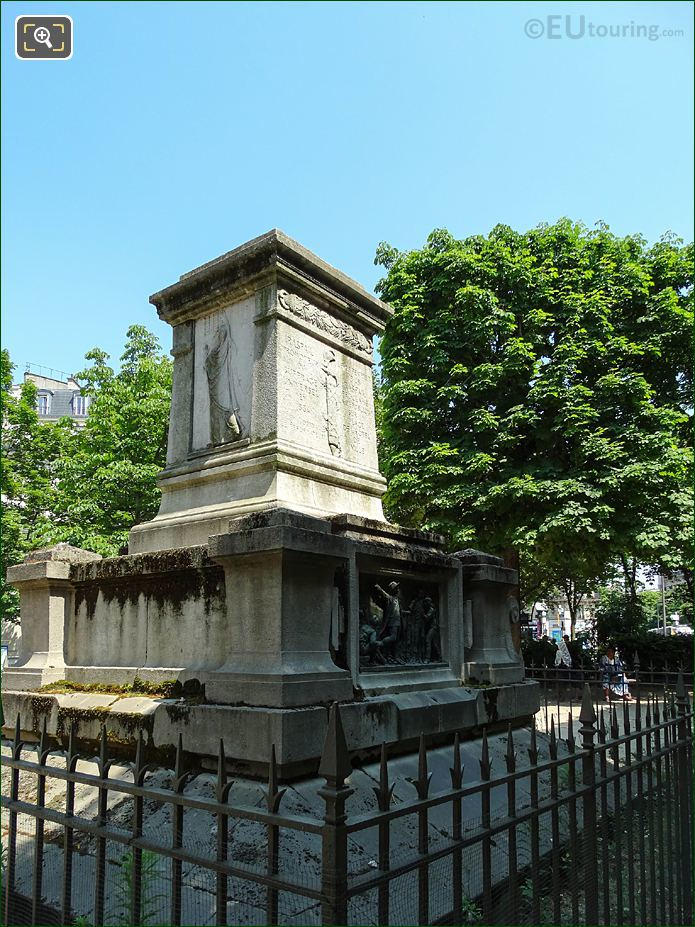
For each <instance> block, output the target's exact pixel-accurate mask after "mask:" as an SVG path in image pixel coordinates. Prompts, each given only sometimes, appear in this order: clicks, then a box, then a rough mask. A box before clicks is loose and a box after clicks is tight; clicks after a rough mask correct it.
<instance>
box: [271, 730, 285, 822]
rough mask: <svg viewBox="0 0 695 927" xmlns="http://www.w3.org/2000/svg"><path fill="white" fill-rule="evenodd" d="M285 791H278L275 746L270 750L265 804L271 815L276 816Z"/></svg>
mask: <svg viewBox="0 0 695 927" xmlns="http://www.w3.org/2000/svg"><path fill="white" fill-rule="evenodd" d="M286 791H287V789H278V765H277V759H276V757H275V744H273V746H272V747H271V748H270V763H269V764H268V791H267V793H266V803H267V805H268V811H269V812H270V813H271V814H277V813H278V810H279V808H280V802H281V801H282V796H283V795H284V794H285V792H286Z"/></svg>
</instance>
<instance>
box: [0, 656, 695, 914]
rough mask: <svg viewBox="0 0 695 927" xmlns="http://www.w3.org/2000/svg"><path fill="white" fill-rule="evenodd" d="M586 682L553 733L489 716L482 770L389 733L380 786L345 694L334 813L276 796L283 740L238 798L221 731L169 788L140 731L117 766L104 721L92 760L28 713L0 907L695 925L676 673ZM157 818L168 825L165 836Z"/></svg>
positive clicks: (335, 739)
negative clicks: (213, 754) (622, 693)
mask: <svg viewBox="0 0 695 927" xmlns="http://www.w3.org/2000/svg"><path fill="white" fill-rule="evenodd" d="M530 675H532V672H531V673H530ZM540 681H541V682H542V683H543V681H544V680H543V679H542V678H541V680H540ZM583 682H584V687H583V692H582V697H581V705H580V710H579V712H578V715H577V717H576V718H575V717H574V716H573V714H574V713H573V709H572V707H571V705H570V707H569V708H568V707H567V706H566V705H564V704H563V705H560V704H558V705H557V709H558V710H557V716H556V715H555V712H554V711H550V712H549V705H548V702H547V700H546V703H545V706H544V709H543V708H542V709H541V712H540V713H539V720H540V721H541V722H542V721H543V716H544V710H545V714H546V716H548V715H549V717H550V720H549V725H548V733H547V734H546V733H544V732H543V730H542V728H540V729H539V728H538V727H537V724H536V721H535V720H534V723H533V724H532V725H531V726H530V728H527V729H520V730H518V731H516V732H515V731H513V730H512V728H511V727H510V728H509V730H508V732H507V737H506V752H505V753H504V754H503V755H502V754H501V753H499V754H498V755H496V758H493V751H492V748H491V743H492V741H491V740H490V738H489V736H488V733H487V731H483V735H482V740H481V741H480V756H479V760H478V761H477V763H478V768H477V769H476V770H473V771H471V770H468V771H466V770H465V768H464V765H463V763H462V740H461V739H460V737H459V735H456V736H455V738H454V743H453V745H452V746H451V747H449V748H436V749H435V748H430V749H429V750H428V747H427V744H426V741H425V738H424V736H421V738H420V744H419V750H418V755H417V765H416V767H414V768H413V769H412V772H413V775H412V776H407V777H405V778H403V776H402V775H401V777H400V778H398V776H397V775H394V770H395V769H396V767H397V766H398V763H400V762H402V761H401V760H399V759H398V758H397V757H395V756H394V757H390V755H389V748H388V746H387V745H385V744H384V745H383V746H382V748H381V756H380V760H379V762H378V764H377V767H376V771H375V772H369V781H371V782H372V783H373V784H372V785H371V786H370V788H369V791H370V792H371V794H373V800H369V801H366V800H365V797H364V795H365V792H364V785H363V786H362V789H361V791H360V790H359V789H358V788H357V779H356V778H355V776H356V775H357V771H356V770H353V767H352V764H351V760H350V755H349V753H348V749H347V745H346V741H345V735H344V732H343V727H342V720H341V715H340V708H339V706H338V705H337V704H335V705H333V707H332V708H331V712H330V718H329V726H328V731H327V734H326V740H325V744H324V750H323V756H322V759H321V764H320V767H319V774H320V776H321V778H322V779H323V780H324V784H323V785H322V786H320V787H318V788H317V793H316V794H317V796H318V797H319V798H320V800H321V805H322V806H323V809H324V810H323V813H322V815H320V814H313V813H304V812H302V813H289V812H286V811H284V810H281V809H282V804H283V802H285V804H287V802H288V796H287V793H288V791H290V793H292V789H289V790H288V789H287V788H284V787H280V786H279V784H278V774H277V763H276V757H275V750H274V748H273V750H272V752H271V757H270V763H269V774H268V781H267V784H266V786H265V787H264V788H262V793H261V794H262V799H261V801H262V804H261V805H260V806H259V805H258V804H253V802H251V801H248V800H247V801H246V802H244V801H240V800H239V799H238V796H237V794H236V793H235V788H236V785H235V783H234V781H233V780H231V779H228V776H227V762H226V757H225V751H224V745H223V744H222V742H220V748H219V758H218V769H217V775H216V777H215V779H214V784H213V785H211V786H210V788H209V789H208V793H203V791H201V790H198V791H195V788H194V787H195V783H196V776H197V774H196V773H195V772H194V771H192V770H190V769H187V768H186V767H185V766H184V752H183V749H182V743H181V739H179V745H178V749H177V752H176V760H175V764H174V769H173V771H170V773H169V774H168V780H167V781H168V785H167V786H166V787H165V786H163V785H162V784H161V773H162V770H157V769H156V768H155V767H152V766H150V765H148V764H146V763H145V761H144V746H143V741H142V736H141V737H140V740H139V742H138V746H137V752H136V757H135V761H134V763H132V764H129V765H128V768H127V770H124V766H119V767H115V762H116V761H115V760H113V759H112V758H110V757H109V754H108V744H107V738H106V732H105V729H103V728H102V733H101V740H100V748H99V754H98V756H97V757H96V758H94V757H92V758H89V757H85V756H82V755H80V754H79V753H78V752H77V750H76V748H75V738H74V734H73V732H71V733H70V738H69V742H68V744H67V749H66V750H65V751H56V750H53V749H51V747H50V746H49V740H48V737H47V735H46V730H45V726H44V730H43V733H42V735H41V738H40V741H39V743H38V745H37V746H35V747H33V746H32V747H31V748H30V747H29V746H28V745H26V744H23V743H22V740H21V731H20V724H19V718H18V719H17V725H16V730H15V736H14V740H12V741H8V742H5V744H4V745H3V747H4V749H3V766H4V768H5V780H4V782H5V786H4V788H3V795H2V809H3V857H2V859H3V914H4V923H5V924H13V923H34V924H36V923H62V924H71V923H72V924H78V923H79V924H82V925H95V927H96V925H98V927H101V925H103V924H132V925H140V924H155V923H157V924H161V923H167V924H172V925H178V924H182V923H215V924H227V923H239V922H242V923H258V924H285V923H297V924H333V925H338V924H383V925H388V924H412V923H418V924H439V923H441V924H445V923H449V924H587V925H593V924H654V925H656V924H684V923H691V921H692V893H691V884H692V882H691V878H692V875H691V851H692V847H691V828H692V794H691V788H690V785H691V774H692V747H691V744H692V739H691V736H692V735H691V728H692V708H691V705H690V700H689V698H688V694H687V691H686V688H685V685H684V680H683V677H682V675H679V676H678V675H677V676H676V678H675V680H674V681H673V684H672V683H671V681H670V680H669V681H668V682H667V683H666V684H665V685H664V686H663V687H662V688H661V691H660V692H654V691H653V690H652V691H647V689H646V686H645V685H643V684H641V685H637V686H636V687H635V701H634V703H632V704H629V703H627V702H623V703H622V704H621V705H620V706H618V705H617V704H616V703H612V704H604V703H602V702H601V703H598V704H597V700H596V693H595V692H592V688H591V686H590V685H589V684H588V680H583ZM550 685H551V683H550V682H548V686H547V687H546V688H549V687H550ZM553 707H555V706H553ZM561 713H562V715H563V716H564V717H562V718H561ZM577 722H578V727H577ZM561 725H563V726H564V736H561V732H562V729H561ZM522 742H523V748H520V747H519V745H520V743H522ZM447 750H448V751H450V754H449V757H448V759H447V758H446V756H445V753H443V752H442V751H447ZM442 757H444V759H445V760H446V762H447V768H448V773H447V776H448V777H449V780H450V787H448V788H444V789H442V788H439V789H438V790H437V791H433V790H432V772H431V768H430V767H431V763H432V762H435V763H437V764H440V766H441V762H442ZM57 762H58V763H60V764H61V765H55V764H56V763H57ZM118 762H119V763H121V762H122V761H118ZM413 762H415V761H413ZM90 763H91V766H89V764H90ZM500 763H502V764H503V768H499V769H498V768H493V767H494V766H495V764H497V765H498V766H499V764H500ZM85 766H89V768H90V769H94V771H85V769H84V767H85ZM78 767H80V768H78ZM114 768H116V769H119V770H121V772H120V775H119V777H116V776H115V775H112V773H113V771H114ZM399 768H401V767H399ZM471 772H472V773H473V777H472V778H471ZM158 775H159V776H160V779H159V780H158V779H157V776H158ZM124 776H127V778H124ZM207 778H208V779H210V777H209V776H208V777H207ZM29 786H31V788H29ZM47 786H48V787H50V788H48V789H47ZM259 789H261V787H260V786H259ZM408 790H409V791H408ZM211 791H212V794H210V792H211ZM56 794H57V795H58V798H56ZM246 795H247V799H248V793H246ZM354 802H358V805H357V806H356V807H353V803H354ZM293 807H301V803H299V805H297V802H296V799H295V796H293ZM124 808H125V809H127V813H126V812H124V810H123V809H124ZM162 809H164V811H162ZM155 814H159V815H160V817H161V816H162V814H163V817H161V820H162V821H163V822H164V824H162V828H163V830H162V829H161V828H160V831H158V832H157V834H154V833H152V830H151V827H150V823H151V821H152V820H153V817H154V816H155ZM159 819H160V818H158V820H159ZM194 824H195V826H194ZM194 832H195V833H198V834H199V833H201V832H204V833H206V835H207V837H208V838H209V839H208V842H207V843H206V844H205V846H202V845H199V843H196V842H195V840H194V839H193V836H192V835H193V833H194ZM118 848H120V849H118ZM119 853H120V854H121V855H120V856H119V855H118V854H119ZM49 863H50V865H49ZM56 867H59V869H60V871H59V872H57V871H56ZM192 918H193V919H192Z"/></svg>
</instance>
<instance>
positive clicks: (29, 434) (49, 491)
mask: <svg viewBox="0 0 695 927" xmlns="http://www.w3.org/2000/svg"><path fill="white" fill-rule="evenodd" d="M13 371H14V366H13V364H12V362H11V360H10V356H9V353H8V352H7V351H6V350H3V351H2V359H1V368H0V377H1V381H0V388H1V396H2V509H1V514H0V517H1V519H2V545H1V548H0V550H1V553H0V608H2V615H3V617H4V618H6V619H9V620H11V621H12V620H16V619H17V617H18V614H19V596H18V593H17V591H16V590H15V589H14V588H13V587H12V586H9V585H8V584H7V583H6V581H5V575H6V572H7V568H8V567H9V566H11V565H12V564H13V563H17V562H18V561H19V560H21V559H22V558H23V557H24V555H25V553H26V552H27V550H30V549H31V548H32V547H36V546H39V545H40V542H41V538H42V536H43V530H44V528H45V525H46V523H47V520H48V518H49V517H50V511H51V507H52V504H53V499H54V497H55V487H56V468H57V464H58V460H59V459H60V456H61V454H62V453H63V450H64V448H65V447H66V446H67V442H68V441H69V438H70V434H71V432H72V428H73V426H72V423H71V422H70V420H69V419H68V420H64V421H61V422H58V423H57V424H55V425H52V424H51V425H49V424H45V423H42V422H40V421H39V416H38V413H37V411H36V386H35V385H34V384H33V383H31V382H27V383H23V384H22V386H21V387H20V389H19V393H18V395H13V391H12V374H13Z"/></svg>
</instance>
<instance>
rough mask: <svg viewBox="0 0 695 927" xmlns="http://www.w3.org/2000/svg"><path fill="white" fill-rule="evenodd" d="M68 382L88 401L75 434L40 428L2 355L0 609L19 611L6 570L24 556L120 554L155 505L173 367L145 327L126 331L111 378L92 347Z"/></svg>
mask: <svg viewBox="0 0 695 927" xmlns="http://www.w3.org/2000/svg"><path fill="white" fill-rule="evenodd" d="M86 360H87V361H89V362H90V363H89V365H88V366H87V367H86V368H85V369H84V370H82V371H81V372H80V373H78V374H77V375H76V377H77V379H78V381H79V382H80V383H82V384H83V389H82V393H83V395H86V396H90V397H91V403H90V406H89V415H88V417H87V420H86V423H85V425H84V427H83V428H81V429H80V428H77V427H76V425H75V424H74V423H73V422H72V421H71V420H70V419H63V420H61V421H60V422H58V423H57V424H48V423H42V422H40V420H39V418H38V415H37V412H36V388H35V386H34V385H33V384H32V383H25V384H23V386H22V387H21V392H20V395H19V397H14V396H12V395H11V392H10V389H11V385H12V365H11V363H10V359H9V356H8V355H7V352H3V366H2V398H3V449H2V480H3V482H2V493H3V502H4V503H5V504H4V506H3V512H2V532H3V548H2V565H1V566H2V583H3V585H2V589H1V594H2V606H3V613H4V614H5V615H6V616H9V617H13V616H16V613H17V595H16V593H15V591H14V590H13V589H12V588H11V587H9V586H7V585H6V584H5V580H4V577H5V571H6V569H7V567H8V566H10V565H11V564H12V563H16V562H18V561H19V560H21V559H22V558H23V556H24V555H25V553H26V552H27V551H28V550H31V549H33V548H37V547H43V546H46V545H48V544H54V543H57V542H60V541H66V542H68V543H70V544H74V545H76V546H78V547H83V548H85V549H87V550H94V551H96V552H97V553H100V554H103V555H105V556H112V555H114V554H117V553H119V551H121V550H122V549H123V547H124V545H125V544H126V543H127V539H128V531H129V530H130V528H131V527H132V526H133V525H135V524H138V523H139V522H142V521H147V520H148V519H150V518H153V517H154V515H156V513H157V509H158V506H159V499H160V495H159V491H158V489H157V485H156V477H157V473H158V472H159V471H160V470H161V469H162V467H163V466H164V464H165V461H166V443H167V427H168V423H169V404H170V401H171V368H172V365H171V360H170V359H169V358H168V357H167V356H166V355H163V354H162V353H161V351H160V348H159V343H158V341H157V339H156V338H155V336H154V335H152V334H151V333H150V332H148V331H147V329H145V328H144V327H143V326H140V325H134V326H132V327H131V328H130V329H128V333H127V338H126V345H125V350H124V353H123V355H122V356H121V368H120V370H119V371H118V373H115V372H114V370H113V369H112V367H110V366H109V364H108V361H109V356H108V355H107V354H106V353H105V352H104V351H102V350H100V349H99V348H94V349H93V350H92V351H90V352H89V353H88V354H87V355H86Z"/></svg>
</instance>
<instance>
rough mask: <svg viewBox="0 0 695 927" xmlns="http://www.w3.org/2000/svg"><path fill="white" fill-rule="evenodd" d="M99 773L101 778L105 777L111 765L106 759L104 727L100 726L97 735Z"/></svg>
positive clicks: (106, 749) (106, 743)
mask: <svg viewBox="0 0 695 927" xmlns="http://www.w3.org/2000/svg"><path fill="white" fill-rule="evenodd" d="M98 762H99V772H100V774H101V775H102V776H105V775H106V771H107V770H108V768H109V766H110V765H111V763H110V762H109V757H108V740H107V739H106V725H105V724H102V725H101V734H100V735H99V761H98Z"/></svg>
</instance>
